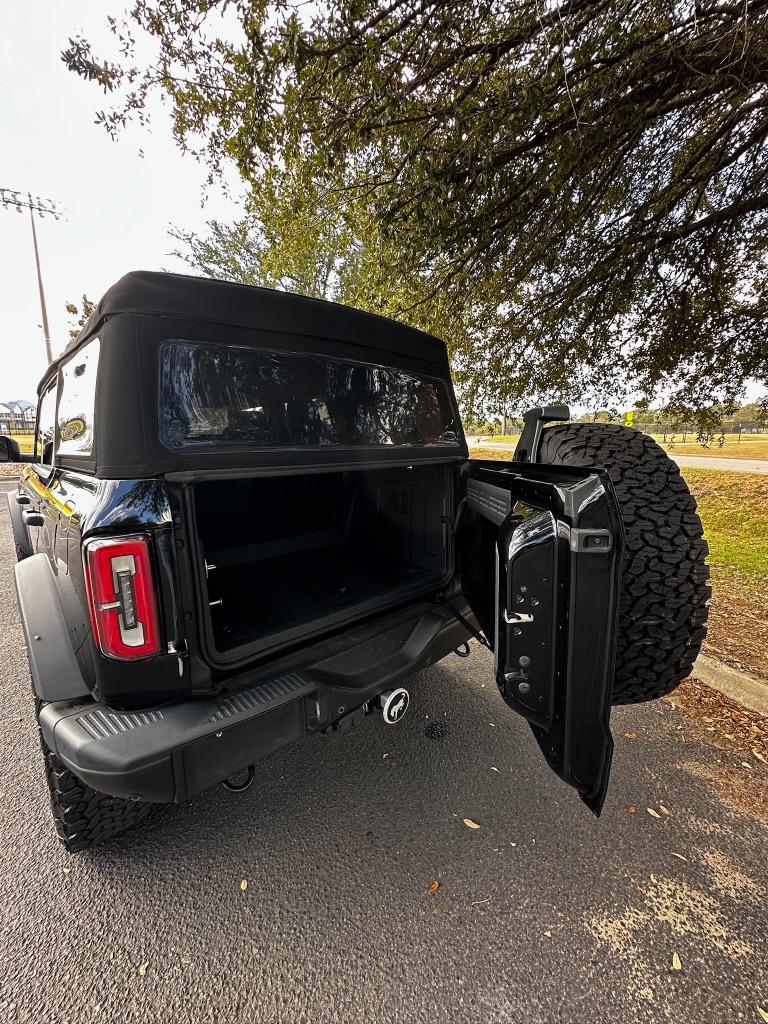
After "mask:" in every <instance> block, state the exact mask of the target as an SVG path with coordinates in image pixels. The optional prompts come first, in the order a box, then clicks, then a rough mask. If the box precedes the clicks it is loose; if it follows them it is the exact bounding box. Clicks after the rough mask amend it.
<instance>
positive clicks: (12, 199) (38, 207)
mask: <svg viewBox="0 0 768 1024" xmlns="http://www.w3.org/2000/svg"><path fill="white" fill-rule="evenodd" d="M0 203H2V204H3V209H5V210H7V209H8V207H9V206H10V207H11V208H12V209H14V210H16V212H17V213H21V211H22V210H29V222H30V224H31V225H32V244H33V245H34V248H35V269H36V271H37V290H38V292H39V293H40V312H41V314H42V317H43V336H44V338H45V354H46V356H47V358H48V363H49V364H50V363H52V362H53V353H52V352H51V334H50V331H49V330H48V310H47V309H46V306H45V290H44V288H43V273H42V270H41V269H40V250H39V248H38V245H37V229H36V228H35V213H37V214H38V215H39V216H40V217H45V216H46V214H47V215H48V216H49V217H53V218H54V220H58V219H59V217H61V216H62V214H61V211H60V210H59V208H58V207H57V205H56V204H55V203H54V202H53V201H52V200H51V199H41V198H40V196H33V195H32V193H31V192H27V194H26V195H24V194H23V193H22V192H16V191H15V190H14V189H10V188H0Z"/></svg>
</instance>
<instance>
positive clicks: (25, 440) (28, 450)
mask: <svg viewBox="0 0 768 1024" xmlns="http://www.w3.org/2000/svg"><path fill="white" fill-rule="evenodd" d="M10 436H11V437H12V438H13V439H14V441H18V442H19V451H21V452H22V453H24V454H25V455H31V454H32V447H33V445H34V442H35V435H34V434H11V435H10Z"/></svg>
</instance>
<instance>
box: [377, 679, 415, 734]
mask: <svg viewBox="0 0 768 1024" xmlns="http://www.w3.org/2000/svg"><path fill="white" fill-rule="evenodd" d="M410 702H411V698H410V695H409V693H408V691H407V690H406V689H405V687H404V686H399V687H398V688H397V689H396V690H388V691H387V693H382V694H380V695H379V704H380V705H381V713H382V715H383V717H384V721H385V722H386V724H387V725H397V723H398V722H400V721H402V719H403V718H404V717H405V713H406V711H407V710H408V705H409V704H410Z"/></svg>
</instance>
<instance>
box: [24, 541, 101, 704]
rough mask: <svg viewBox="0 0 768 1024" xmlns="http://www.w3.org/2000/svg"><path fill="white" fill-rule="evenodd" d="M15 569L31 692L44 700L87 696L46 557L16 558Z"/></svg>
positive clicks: (85, 686)
mask: <svg viewBox="0 0 768 1024" xmlns="http://www.w3.org/2000/svg"><path fill="white" fill-rule="evenodd" d="M15 571H16V593H17V595H18V599H19V610H20V612H21V624H22V627H23V629H24V637H25V639H26V642H27V658H28V659H29V671H30V674H31V676H32V685H33V687H34V690H35V693H36V694H37V696H38V698H39V699H40V700H41V701H44V702H45V703H48V702H49V701H58V700H75V699H77V698H79V697H89V696H90V691H89V689H88V686H87V685H86V682H85V680H84V679H83V674H82V672H81V671H80V666H79V665H78V663H77V658H76V657H75V652H74V650H73V649H72V644H71V642H70V639H69V631H68V628H67V620H66V618H65V616H64V611H63V609H62V606H61V601H60V599H59V593H58V589H57V587H56V579H55V577H54V575H53V571H52V569H51V566H50V563H49V561H48V558H47V557H46V556H45V555H44V554H39V555H31V556H30V557H29V558H25V559H23V561H21V562H17V563H16V570H15Z"/></svg>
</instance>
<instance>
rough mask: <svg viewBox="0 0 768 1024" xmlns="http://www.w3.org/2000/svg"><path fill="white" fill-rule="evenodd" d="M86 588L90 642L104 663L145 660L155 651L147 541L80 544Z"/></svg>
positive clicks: (156, 635) (115, 539) (125, 539)
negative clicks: (93, 641)
mask: <svg viewBox="0 0 768 1024" xmlns="http://www.w3.org/2000/svg"><path fill="white" fill-rule="evenodd" d="M83 558H84V562H85V585H86V589H87V591H88V607H89V610H90V613H91V625H92V626H93V636H94V639H95V640H96V642H97V643H98V645H99V647H100V648H101V650H102V651H103V652H104V654H106V655H107V657H109V658H119V659H121V660H130V659H134V658H147V657H149V655H151V654H157V653H158V651H159V650H160V629H159V623H158V616H157V601H156V599H155V591H154V584H153V580H152V566H151V564H150V560H149V540H148V538H147V537H143V536H140V535H137V536H135V537H103V538H99V539H97V540H91V541H88V542H87V543H86V544H85V547H84V552H83Z"/></svg>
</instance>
